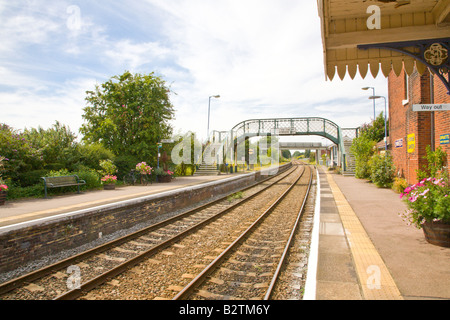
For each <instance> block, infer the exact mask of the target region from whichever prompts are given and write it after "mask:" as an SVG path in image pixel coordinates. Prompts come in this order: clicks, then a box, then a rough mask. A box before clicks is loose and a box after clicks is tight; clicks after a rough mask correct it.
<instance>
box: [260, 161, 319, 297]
mask: <svg viewBox="0 0 450 320" xmlns="http://www.w3.org/2000/svg"><path fill="white" fill-rule="evenodd" d="M312 182H313V170H311V176H310V178H309V185H308V190H307V191H306V194H305V198H304V199H303V203H302V207H301V209H300V211H299V213H298V217H297V220H296V221H295V224H294V227H293V228H292V232H291V235H290V237H289V240H288V242H287V243H286V247H285V248H284V252H283V254H282V256H281V258H280V262H279V263H278V267H277V270H276V271H275V274H274V276H273V278H272V281H271V282H270V285H269V288H268V289H267V292H266V295H265V297H264V300H270V298H271V296H272V293H273V290H274V288H275V285H276V283H277V281H278V279H279V276H280V272H281V269H282V267H283V266H284V264H285V260H286V256H287V254H288V252H289V249H290V247H291V244H292V240H293V239H294V237H295V234H296V232H297V228H298V225H299V224H300V220H301V218H302V217H303V212H304V210H305V206H306V201H307V200H308V197H309V193H310V191H311V186H312Z"/></svg>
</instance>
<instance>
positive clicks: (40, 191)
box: [8, 183, 44, 200]
mask: <svg viewBox="0 0 450 320" xmlns="http://www.w3.org/2000/svg"><path fill="white" fill-rule="evenodd" d="M43 196H44V183H41V184H36V185H34V186H29V187H20V186H14V185H13V186H11V187H10V188H9V189H8V200H15V199H22V198H42V197H43Z"/></svg>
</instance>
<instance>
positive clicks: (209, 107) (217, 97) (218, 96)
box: [206, 95, 220, 141]
mask: <svg viewBox="0 0 450 320" xmlns="http://www.w3.org/2000/svg"><path fill="white" fill-rule="evenodd" d="M212 98H216V99H219V98H220V95H215V96H210V97H209V104H208V132H207V133H206V138H207V139H208V141H209V118H210V115H211V99H212Z"/></svg>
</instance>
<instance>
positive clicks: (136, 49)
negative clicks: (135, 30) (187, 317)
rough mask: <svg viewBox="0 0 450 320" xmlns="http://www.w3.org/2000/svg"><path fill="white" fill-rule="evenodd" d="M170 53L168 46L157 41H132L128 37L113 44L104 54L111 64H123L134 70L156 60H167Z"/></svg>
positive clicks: (126, 67)
mask: <svg viewBox="0 0 450 320" xmlns="http://www.w3.org/2000/svg"><path fill="white" fill-rule="evenodd" d="M169 53H170V50H169V49H168V48H164V47H162V46H161V45H160V44H159V43H157V42H146V43H132V42H131V41H130V40H128V39H126V40H121V41H119V42H117V43H115V44H113V46H112V48H111V49H108V50H106V51H105V53H104V55H105V56H106V58H108V59H109V60H110V63H111V64H116V65H122V66H124V68H125V69H128V70H129V71H131V72H134V71H136V69H138V68H139V67H142V66H144V65H146V64H148V63H152V62H154V61H155V60H160V61H161V60H165V59H166V56H167V55H168V54H169Z"/></svg>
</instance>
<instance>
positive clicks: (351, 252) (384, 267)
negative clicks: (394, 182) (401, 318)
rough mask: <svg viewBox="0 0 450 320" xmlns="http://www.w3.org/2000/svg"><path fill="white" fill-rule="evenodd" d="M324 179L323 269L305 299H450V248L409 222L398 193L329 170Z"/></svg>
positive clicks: (320, 235)
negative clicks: (435, 242)
mask: <svg viewBox="0 0 450 320" xmlns="http://www.w3.org/2000/svg"><path fill="white" fill-rule="evenodd" d="M319 177H320V185H321V186H320V189H321V195H320V216H316V221H317V222H318V224H316V225H318V226H317V228H318V230H317V231H318V242H317V243H316V245H314V243H313V246H316V252H315V253H313V254H316V255H317V259H316V261H317V262H316V263H317V269H314V270H313V271H312V273H313V275H314V278H313V279H308V280H309V281H310V282H309V288H307V292H306V294H305V295H306V296H305V299H314V300H428V299H430V300H440V299H450V249H449V248H442V247H438V246H434V245H431V244H429V243H427V242H426V240H425V237H424V235H423V231H422V230H418V229H416V228H415V227H413V226H408V225H407V224H406V223H405V222H404V221H403V219H402V218H401V217H400V216H399V213H403V212H404V211H405V210H406V205H405V204H404V203H403V202H402V201H401V200H400V198H399V195H398V194H396V193H395V192H394V191H392V190H389V189H378V188H377V187H376V186H375V185H373V184H371V183H369V182H367V181H365V180H358V179H356V178H354V177H344V176H341V175H337V174H333V173H329V172H328V171H327V170H326V168H324V167H322V168H319ZM313 251H314V249H313ZM309 267H310V268H311V267H312V266H309Z"/></svg>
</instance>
